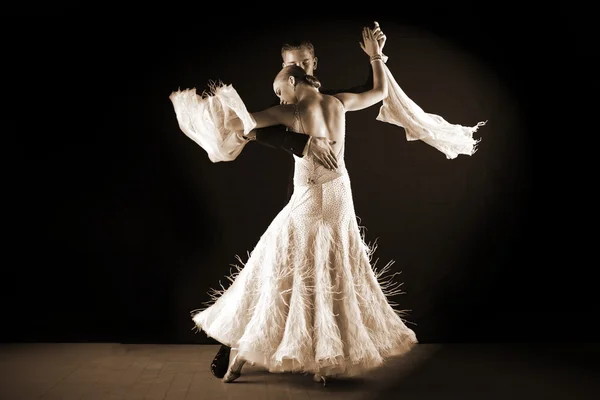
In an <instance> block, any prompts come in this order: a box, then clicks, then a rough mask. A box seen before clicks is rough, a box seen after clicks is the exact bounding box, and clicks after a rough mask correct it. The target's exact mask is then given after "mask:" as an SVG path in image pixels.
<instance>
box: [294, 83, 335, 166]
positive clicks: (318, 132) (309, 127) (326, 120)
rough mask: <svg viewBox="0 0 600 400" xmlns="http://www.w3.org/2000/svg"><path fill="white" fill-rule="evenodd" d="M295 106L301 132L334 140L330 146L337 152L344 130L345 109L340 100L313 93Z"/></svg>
mask: <svg viewBox="0 0 600 400" xmlns="http://www.w3.org/2000/svg"><path fill="white" fill-rule="evenodd" d="M297 107H298V114H299V118H300V127H301V129H302V131H303V133H306V134H307V135H310V136H316V137H326V138H328V139H329V140H333V141H335V144H334V145H333V146H332V147H333V150H334V152H335V153H336V154H338V153H339V150H340V149H341V148H342V146H343V144H344V135H345V131H346V115H345V114H346V111H345V110H344V105H343V104H342V102H341V101H340V100H339V99H338V98H337V97H335V96H330V95H327V94H322V93H315V94H314V95H310V96H306V97H305V98H303V99H302V100H301V101H299V102H298V104H297Z"/></svg>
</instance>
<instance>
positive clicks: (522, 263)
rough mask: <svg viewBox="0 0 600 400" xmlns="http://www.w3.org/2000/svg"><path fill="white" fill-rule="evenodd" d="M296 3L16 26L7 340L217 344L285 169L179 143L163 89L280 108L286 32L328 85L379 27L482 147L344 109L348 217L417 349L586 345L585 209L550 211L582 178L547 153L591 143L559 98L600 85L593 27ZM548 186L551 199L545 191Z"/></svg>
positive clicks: (79, 17)
mask: <svg viewBox="0 0 600 400" xmlns="http://www.w3.org/2000/svg"><path fill="white" fill-rule="evenodd" d="M307 7H308V6H307ZM371 7H374V5H371ZM490 7H491V6H490ZM374 8H377V7H374ZM379 8H380V9H381V7H379ZM294 10H296V11H294V12H293V13H292V12H291V11H289V10H288V11H285V12H284V11H281V10H280V11H281V15H282V18H273V17H267V16H266V15H265V16H263V17H248V18H243V17H241V16H237V17H231V16H229V15H227V13H226V12H225V10H217V9H215V10H202V9H198V10H189V11H187V10H178V11H179V12H175V11H171V10H169V12H165V13H160V12H157V11H159V10H153V13H151V14H148V15H145V16H142V15H138V14H133V13H131V14H118V13H111V12H108V11H106V10H91V11H90V10H88V11H86V12H83V11H81V10H78V9H76V8H67V9H65V10H56V9H55V10H47V12H46V13H44V12H36V13H33V14H31V13H26V12H18V13H15V14H14V17H13V18H12V21H7V23H8V22H12V23H13V28H8V26H7V25H5V27H3V30H5V32H4V36H5V38H8V39H9V40H8V42H7V43H8V44H7V48H6V49H5V50H4V51H5V54H8V58H5V67H6V66H8V68H9V71H8V72H6V73H5V79H6V82H5V87H6V91H5V92H4V95H5V102H6V103H7V104H8V105H5V110H8V113H7V115H8V118H7V120H8V123H7V122H6V120H5V138H6V141H5V143H6V144H8V145H7V146H6V147H4V153H5V154H4V155H5V157H4V159H5V162H6V161H8V162H7V166H6V167H5V175H6V179H5V182H6V183H7V184H8V185H5V189H7V190H6V192H5V201H7V203H8V204H7V205H6V208H5V210H6V218H5V221H6V222H8V223H7V224H5V234H6V235H7V238H8V239H7V240H5V245H7V251H6V252H5V254H6V257H5V261H4V263H3V264H4V267H3V286H4V288H5V289H4V290H3V291H2V296H3V298H2V301H1V304H2V307H3V310H2V320H3V330H2V339H3V340H4V341H44V342H46V341H49V342H52V341H58V342H87V341H90V342H136V343H141V342H152V343H213V342H212V341H211V340H209V339H207V338H206V336H205V335H204V334H203V333H199V334H197V333H194V332H193V330H192V327H193V325H192V322H191V319H190V314H189V312H190V311H191V310H193V309H195V308H200V307H202V306H203V305H202V303H203V302H204V301H207V300H208V295H207V292H208V291H209V289H210V288H211V287H217V286H218V284H219V280H222V281H224V279H223V276H224V275H226V274H227V273H228V272H229V265H230V264H233V263H235V262H236V259H235V255H236V254H239V255H240V256H242V259H244V260H245V257H246V253H247V252H248V251H250V250H251V249H252V247H253V246H254V244H255V243H256V242H257V241H258V238H259V237H260V235H261V234H262V233H263V232H264V230H265V229H266V228H267V226H268V224H269V223H270V221H271V220H272V219H273V218H274V216H275V215H276V214H277V212H278V211H279V210H280V209H281V208H282V207H283V206H284V205H285V202H286V200H287V199H286V189H287V183H288V177H289V174H290V171H291V170H292V166H293V165H292V161H291V159H290V157H289V156H288V155H286V154H285V153H284V152H282V151H278V150H274V149H271V148H267V147H264V146H260V145H258V144H256V143H251V144H249V145H248V146H247V147H246V149H245V150H244V151H243V153H242V154H241V155H240V157H239V158H238V159H237V160H236V161H235V162H232V163H218V164H212V163H210V161H209V160H208V158H207V157H206V153H205V152H204V150H202V149H201V148H200V147H198V146H197V145H196V144H195V143H194V142H192V141H191V140H190V139H189V138H187V137H186V136H185V135H184V134H183V133H182V132H181V131H180V130H179V128H178V126H177V122H176V119H175V114H174V112H173V109H172V105H171V103H170V100H169V99H168V96H169V94H170V93H171V91H173V90H177V89H178V88H182V89H183V88H188V87H196V88H198V90H199V91H202V90H203V89H205V88H207V82H208V81H209V80H211V79H212V80H222V81H223V82H225V83H232V84H233V85H234V87H236V89H237V90H238V92H239V93H240V95H241V97H242V98H243V99H244V100H245V102H246V104H247V106H248V108H249V109H250V110H251V111H256V110H259V109H261V108H263V107H265V106H268V105H270V104H271V103H272V102H273V101H275V100H276V98H275V96H274V94H273V93H272V89H271V83H272V79H273V77H274V76H275V74H276V73H277V71H278V70H279V68H280V63H281V58H280V53H279V51H280V47H281V45H282V44H283V43H284V42H285V41H287V40H291V39H293V38H306V39H310V40H311V41H313V43H314V44H315V47H316V52H317V56H318V57H319V59H320V63H319V66H318V70H317V76H318V77H319V78H320V79H321V80H322V82H323V86H324V87H327V88H341V87H348V86H352V85H356V84H359V83H362V82H363V81H364V79H365V78H366V76H367V72H368V68H369V63H368V60H367V56H366V55H365V54H364V53H363V52H362V50H361V49H360V47H359V45H358V42H359V40H360V32H361V28H362V27H363V26H365V25H369V26H370V25H371V24H372V22H373V21H374V20H377V21H379V23H380V25H381V27H382V29H383V30H384V32H385V33H386V34H387V37H388V41H387V43H386V46H385V49H384V52H385V54H387V55H388V56H389V57H390V59H389V61H388V64H387V65H388V67H389V68H390V69H391V71H392V72H393V73H394V75H395V77H396V79H397V81H398V82H399V84H400V85H401V86H402V88H403V89H404V91H405V92H406V93H407V94H408V95H409V97H411V98H412V99H413V100H415V101H416V103H417V104H419V105H420V106H421V107H422V108H423V109H424V110H425V111H428V112H432V113H436V114H439V115H442V116H443V117H444V118H446V119H447V120H449V121H451V122H454V123H460V124H463V125H474V124H476V123H477V122H478V121H481V120H487V121H488V124H487V125H486V126H484V127H482V128H481V129H480V131H479V132H478V133H477V134H476V137H481V138H482V139H483V140H482V142H481V144H480V145H479V150H478V152H477V153H476V154H475V155H473V156H472V157H467V156H459V157H458V158H457V159H454V160H447V159H446V158H445V156H444V155H443V154H442V153H440V152H439V151H437V150H435V149H434V148H432V147H429V146H428V145H426V144H425V143H422V142H407V141H406V138H405V135H404V131H403V130H402V129H401V128H398V127H394V126H392V125H388V124H384V123H381V122H379V121H376V120H375V116H376V115H377V111H378V108H379V106H375V107H372V108H371V109H368V110H364V111H360V112H356V113H352V114H350V115H349V116H348V137H347V147H346V148H347V150H346V161H347V165H348V169H349V171H350V176H351V179H352V184H353V191H354V200H355V206H356V212H357V215H358V216H359V217H360V218H361V224H362V225H365V226H366V227H367V228H368V231H367V240H368V241H373V240H375V239H377V242H378V246H379V247H378V250H377V252H376V258H379V263H378V265H379V266H383V265H384V264H385V263H386V262H387V261H388V260H390V259H394V260H396V263H395V264H394V267H393V270H394V271H402V274H401V275H400V278H401V280H402V281H404V282H405V284H404V286H403V288H404V290H405V291H406V294H405V295H403V296H400V297H399V298H397V299H396V301H397V302H399V303H400V306H401V307H402V308H406V309H411V310H412V311H411V313H410V316H409V320H410V321H412V322H414V323H415V324H416V325H414V326H413V329H415V331H416V333H417V336H418V337H419V339H420V341H421V342H424V343H427V342H457V341H458V342H474V341H478V342H490V341H491V342H505V341H508V342H511V341H519V342H522V341H574V340H576V341H590V340H595V339H596V338H597V334H598V330H597V328H594V327H593V320H594V313H595V312H596V311H595V310H596V306H595V296H594V294H593V291H592V290H591V287H592V286H593V284H592V283H591V279H590V278H588V277H587V276H586V274H588V273H589V271H590V268H591V266H590V265H591V264H593V263H590V262H589V261H586V262H585V263H584V262H583V261H582V260H581V257H582V252H583V251H582V249H581V248H579V247H578V246H582V247H584V246H583V241H579V244H577V242H578V241H577V238H576V236H577V235H579V233H577V232H580V230H579V229H578V230H577V231H575V230H563V229H562V228H561V225H560V224H561V223H564V221H565V219H564V217H562V215H563V213H564V212H565V211H567V209H569V210H570V213H571V214H572V217H573V218H574V219H579V218H578V217H576V216H575V214H577V213H578V212H580V211H581V209H577V208H575V209H573V208H572V206H570V205H568V204H567V202H559V201H558V198H559V197H560V198H561V199H562V198H569V196H568V195H567V193H566V192H567V188H568V187H569V186H570V185H571V183H572V182H569V176H568V175H566V172H565V171H564V170H562V172H563V174H562V175H561V174H556V173H555V172H554V167H553V166H552V165H551V164H550V163H543V162H542V161H541V160H542V156H543V155H544V154H546V155H548V154H550V155H552V151H546V150H545V146H546V145H548V143H552V142H553V141H554V140H555V138H560V137H563V139H562V143H565V142H567V143H565V145H564V146H565V147H568V150H567V151H565V149H564V148H563V151H562V153H560V152H557V153H554V154H555V155H556V156H559V155H561V157H558V158H560V159H561V162H563V163H567V162H566V160H565V158H566V157H567V156H569V155H571V156H572V155H573V154H572V153H573V152H574V150H575V149H576V148H577V147H582V146H581V145H577V144H573V143H568V139H565V135H567V134H568V133H567V132H565V131H568V124H567V123H566V122H564V121H565V120H567V119H568V115H571V114H570V113H571V110H572V109H574V107H571V103H569V101H570V100H569V99H573V97H572V96H571V97H569V96H567V95H566V94H565V93H567V92H568V93H569V94H575V91H581V92H583V91H588V90H592V91H593V90H594V88H595V90H597V89H598V81H597V78H596V79H595V80H585V79H583V76H587V75H586V74H587V73H588V72H590V71H591V70H592V68H591V66H590V63H589V61H591V58H589V57H591V56H590V55H589V53H588V49H589V48H588V46H587V43H591V42H590V40H591V39H590V37H589V36H587V33H588V32H591V25H590V24H589V23H586V20H584V19H582V18H583V17H581V16H578V17H577V21H578V22H579V24H578V25H577V28H571V29H579V31H578V32H579V33H580V35H579V36H577V37H578V38H579V39H578V40H577V41H571V42H570V44H569V46H568V47H565V46H563V44H562V42H561V40H563V39H564V38H565V36H564V31H563V35H562V36H561V35H555V34H554V33H555V32H554V31H552V30H544V29H543V28H541V27H540V25H541V23H539V22H540V21H538V20H535V19H532V18H531V16H526V15H523V14H522V13H519V12H514V10H507V9H504V8H502V9H493V8H492V9H491V10H485V12H484V11H481V12H480V13H476V12H475V10H472V9H460V8H435V7H430V8H427V7H424V9H422V10H421V9H414V10H413V9H407V8H403V9H402V12H401V13H400V12H398V13H397V14H395V13H393V12H391V11H390V10H387V9H381V10H378V11H377V12H371V11H367V12H356V13H352V14H349V15H344V14H337V15H336V16H335V17H334V16H316V15H317V13H318V12H317V9H316V8H310V7H308V8H302V10H304V11H302V10H298V9H297V7H295V8H294ZM311 10H312V11H311ZM38 11H40V10H38ZM59 11H60V12H59ZM203 11H204V12H203ZM257 12H258V11H257ZM273 13H274V12H273ZM290 13H291V14H290ZM570 18H571V17H569V16H567V15H564V16H563V23H564V24H565V25H564V26H575V24H570V25H569V23H571V22H574V20H573V19H570ZM8 19H11V18H7V20H8ZM571 33H573V31H571ZM561 38H562V39H561ZM564 40H566V39H564ZM586 40H587V42H586ZM548 45H552V49H553V51H552V53H549V52H548V51H547V49H548V48H549V46H548ZM565 60H569V62H568V63H567V62H565ZM7 63H8V64H7ZM574 63H577V64H578V65H579V70H578V72H577V73H575V74H572V75H570V83H569V84H568V85H564V84H563V83H561V82H562V81H561V79H562V78H564V74H565V73H566V71H567V70H566V67H567V66H570V67H573V64H574ZM579 63H580V64H579ZM557 71H561V72H562V75H561V74H559V73H557ZM582 82H585V83H584V85H581V83H582ZM583 86H585V88H584V87H583ZM559 92H560V94H559ZM580 99H583V97H580ZM578 107H579V110H580V111H583V113H585V111H587V110H589V111H591V110H592V106H591V105H589V104H586V103H585V101H583V100H581V101H579V102H578ZM548 121H551V124H552V125H553V126H552V127H551V128H550V129H548V128H547V127H546V126H545V125H544V124H543V123H544V122H548ZM583 147H585V146H583ZM534 149H535V153H536V154H535V155H536V156H535V159H536V163H535V164H534V154H533V153H534ZM538 156H539V158H538ZM538 160H539V162H537V161H538ZM539 168H545V173H544V174H541V175H537V172H539ZM534 169H535V170H536V182H535V186H534V181H533V171H534ZM550 171H552V172H550ZM538 177H540V178H539V179H538ZM549 177H552V178H553V180H552V183H553V184H554V187H553V188H552V192H548V195H547V196H539V193H541V191H542V189H543V188H545V187H544V186H543V185H544V184H545V183H546V181H545V180H544V178H549ZM534 189H535V196H534ZM544 193H545V194H546V191H544ZM559 203H560V204H559ZM583 203H584V202H581V203H580V204H581V207H583ZM5 204H6V203H5ZM579 220H580V222H582V220H581V219H579ZM583 222H585V221H583ZM573 243H575V244H573ZM569 249H571V250H569ZM566 255H568V256H569V258H568V259H567V258H566ZM224 283H225V281H224Z"/></svg>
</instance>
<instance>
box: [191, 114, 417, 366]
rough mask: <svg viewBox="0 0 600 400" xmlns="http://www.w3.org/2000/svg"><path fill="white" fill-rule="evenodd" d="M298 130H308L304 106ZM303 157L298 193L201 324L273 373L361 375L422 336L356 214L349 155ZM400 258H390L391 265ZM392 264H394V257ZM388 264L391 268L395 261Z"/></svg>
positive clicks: (199, 318)
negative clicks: (397, 299) (334, 165)
mask: <svg viewBox="0 0 600 400" xmlns="http://www.w3.org/2000/svg"><path fill="white" fill-rule="evenodd" d="M296 122H297V123H296V127H295V128H294V130H295V131H297V132H301V133H302V130H301V124H300V123H299V115H298V113H296ZM294 158H295V166H294V168H295V170H294V192H293V195H292V197H291V198H290V200H289V202H288V204H287V205H286V206H285V207H284V208H283V209H282V210H281V211H280V212H279V214H278V215H277V216H276V217H275V219H274V220H273V222H271V224H270V225H269V227H268V228H267V230H266V231H265V233H264V234H263V235H262V236H261V238H260V240H259V241H258V243H257V245H256V247H255V248H254V249H253V251H252V252H251V253H250V256H249V258H248V260H247V261H246V262H245V265H243V267H242V268H241V269H239V271H238V272H236V274H234V275H232V276H231V277H232V278H233V280H232V283H231V285H230V286H229V287H228V288H225V289H223V290H221V291H216V294H215V295H214V298H213V302H211V304H210V305H208V306H207V308H204V309H202V310H195V311H194V312H192V319H193V321H194V323H195V325H196V327H197V328H198V329H199V330H203V331H204V332H205V333H206V334H207V335H208V336H209V337H212V338H214V339H216V340H217V341H219V342H220V343H223V344H226V345H228V346H230V347H232V348H237V349H238V354H239V355H240V356H242V357H243V358H244V359H246V360H247V361H249V362H253V363H256V364H258V365H261V366H263V367H265V368H266V369H268V370H269V371H271V372H287V371H302V372H306V373H319V374H322V375H329V376H355V375H359V374H361V373H363V372H366V371H368V370H370V369H372V368H375V367H378V366H380V365H382V363H383V362H384V360H385V359H386V358H387V357H390V356H395V355H400V354H403V353H405V352H407V351H409V350H410V349H411V347H412V346H413V345H414V344H416V343H417V338H416V335H415V333H414V332H413V330H411V329H410V328H408V327H407V326H406V324H405V321H404V319H403V318H402V315H403V314H402V312H400V311H397V310H395V309H394V308H393V306H392V303H391V302H390V301H389V298H388V297H389V295H390V294H392V293H391V292H393V291H397V289H396V288H397V284H394V282H390V281H389V278H388V282H387V283H386V282H383V280H384V277H383V276H382V272H385V270H386V269H387V268H383V269H382V271H380V272H377V271H376V270H375V267H374V266H373V265H372V263H371V254H372V249H371V248H370V247H369V246H368V245H367V244H366V243H365V241H364V239H363V235H362V234H361V229H360V227H359V225H358V222H357V217H356V214H355V211H354V204H353V199H352V190H351V185H350V177H349V175H348V171H347V169H346V167H345V163H344V145H343V144H342V147H341V149H340V153H339V154H338V165H339V168H338V169H337V170H335V171H330V170H328V169H326V168H324V167H322V166H321V165H320V164H318V162H317V161H315V160H314V159H313V158H311V157H309V156H305V157H304V158H299V157H296V156H294ZM390 264H391V263H390ZM388 266H389V264H388ZM386 267H387V266H386Z"/></svg>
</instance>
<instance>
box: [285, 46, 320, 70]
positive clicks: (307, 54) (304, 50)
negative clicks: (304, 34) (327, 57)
mask: <svg viewBox="0 0 600 400" xmlns="http://www.w3.org/2000/svg"><path fill="white" fill-rule="evenodd" d="M281 58H282V60H283V63H282V67H287V66H290V65H297V66H299V67H300V68H302V69H303V70H304V71H305V72H306V73H307V74H308V75H314V72H315V70H316V69H317V61H318V59H317V57H315V48H314V46H313V44H312V43H311V42H309V41H307V40H304V41H301V42H290V43H286V44H284V45H283V46H282V47H281Z"/></svg>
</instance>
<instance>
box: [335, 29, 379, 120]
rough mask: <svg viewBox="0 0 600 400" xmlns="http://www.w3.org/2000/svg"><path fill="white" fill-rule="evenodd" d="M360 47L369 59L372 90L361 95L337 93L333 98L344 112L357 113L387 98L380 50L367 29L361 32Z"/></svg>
mask: <svg viewBox="0 0 600 400" xmlns="http://www.w3.org/2000/svg"><path fill="white" fill-rule="evenodd" d="M361 46H362V48H363V50H364V51H365V53H367V55H369V56H370V58H371V69H372V71H373V88H372V89H371V90H367V91H366V92H363V93H348V92H345V93H338V94H336V95H335V96H336V97H337V98H338V99H340V100H341V101H342V103H343V104H344V108H345V109H346V111H357V110H362V109H364V108H367V107H370V106H372V105H374V104H377V103H378V102H380V101H382V100H383V99H384V98H386V97H387V80H386V77H385V69H384V68H385V67H384V63H383V59H382V53H381V48H380V47H379V43H378V42H377V40H375V38H374V36H373V33H372V31H371V30H370V29H369V28H365V29H364V30H363V43H361Z"/></svg>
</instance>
